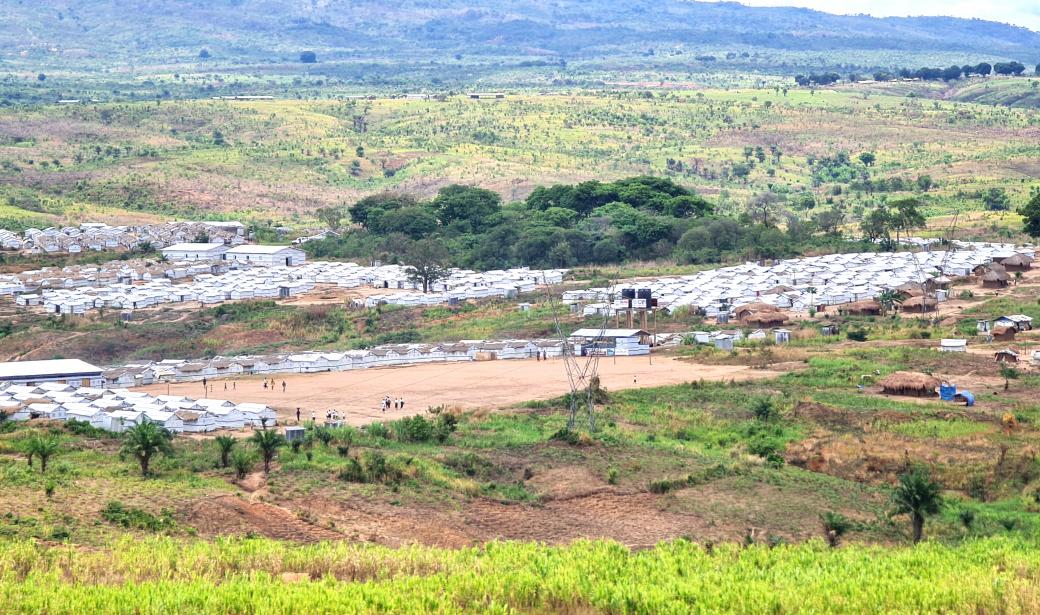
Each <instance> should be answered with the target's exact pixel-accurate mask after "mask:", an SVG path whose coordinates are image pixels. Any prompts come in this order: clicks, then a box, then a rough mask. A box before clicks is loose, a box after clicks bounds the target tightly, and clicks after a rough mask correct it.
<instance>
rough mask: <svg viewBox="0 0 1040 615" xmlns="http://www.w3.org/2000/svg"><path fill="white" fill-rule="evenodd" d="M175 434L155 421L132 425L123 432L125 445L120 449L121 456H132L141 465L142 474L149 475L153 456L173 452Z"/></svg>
mask: <svg viewBox="0 0 1040 615" xmlns="http://www.w3.org/2000/svg"><path fill="white" fill-rule="evenodd" d="M172 441H173V434H171V433H170V432H169V431H167V430H166V429H163V428H162V427H159V426H157V425H156V424H155V423H141V424H140V425H136V426H134V427H131V428H130V429H128V430H127V431H126V433H124V434H123V446H122V447H121V448H120V449H119V455H120V457H121V458H125V457H127V456H131V457H133V458H134V459H136V460H137V462H138V463H139V464H140V465H141V476H144V477H147V476H148V468H149V465H150V464H151V461H152V457H154V456H155V455H158V454H160V453H161V454H163V455H171V454H173V445H172V444H171V442H172Z"/></svg>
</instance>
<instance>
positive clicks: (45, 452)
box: [25, 434, 61, 473]
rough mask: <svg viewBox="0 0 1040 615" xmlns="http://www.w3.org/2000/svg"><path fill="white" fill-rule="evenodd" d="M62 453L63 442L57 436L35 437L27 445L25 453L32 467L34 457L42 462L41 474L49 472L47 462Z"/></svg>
mask: <svg viewBox="0 0 1040 615" xmlns="http://www.w3.org/2000/svg"><path fill="white" fill-rule="evenodd" d="M60 451H61V440H59V439H58V438H57V437H56V436H42V435H38V434H37V435H34V436H32V437H31V438H29V440H28V441H26V443H25V452H26V455H27V456H28V458H29V465H30V466H32V459H33V457H35V458H37V459H39V460H40V472H41V473H46V472H47V461H48V460H50V458H51V457H53V456H54V455H57V454H58V453H59V452H60Z"/></svg>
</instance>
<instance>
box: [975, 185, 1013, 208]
mask: <svg viewBox="0 0 1040 615" xmlns="http://www.w3.org/2000/svg"><path fill="white" fill-rule="evenodd" d="M982 202H983V204H985V205H986V209H988V210H990V211H1007V210H1008V209H1011V198H1010V197H1008V194H1007V191H1006V190H1004V189H1003V188H990V189H988V190H986V191H984V192H983V193H982Z"/></svg>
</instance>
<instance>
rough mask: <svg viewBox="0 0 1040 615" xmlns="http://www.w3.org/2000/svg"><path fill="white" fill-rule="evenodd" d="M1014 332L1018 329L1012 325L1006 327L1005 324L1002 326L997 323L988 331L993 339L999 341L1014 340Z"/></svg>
mask: <svg viewBox="0 0 1040 615" xmlns="http://www.w3.org/2000/svg"><path fill="white" fill-rule="evenodd" d="M1016 333H1018V329H1016V328H1014V327H1006V326H1002V325H998V326H996V327H993V329H992V330H991V331H990V335H992V336H993V339H994V340H995V341H1000V342H1011V341H1014V339H1015V334H1016Z"/></svg>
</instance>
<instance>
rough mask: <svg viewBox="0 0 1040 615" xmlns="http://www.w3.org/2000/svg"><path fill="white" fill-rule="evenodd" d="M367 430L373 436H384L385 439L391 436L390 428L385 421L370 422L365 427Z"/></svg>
mask: <svg viewBox="0 0 1040 615" xmlns="http://www.w3.org/2000/svg"><path fill="white" fill-rule="evenodd" d="M365 431H366V433H368V435H370V436H372V437H373V438H382V439H383V440H387V439H389V438H390V430H389V429H387V427H386V425H385V424H383V423H370V424H369V425H368V426H367V427H365Z"/></svg>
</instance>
